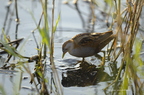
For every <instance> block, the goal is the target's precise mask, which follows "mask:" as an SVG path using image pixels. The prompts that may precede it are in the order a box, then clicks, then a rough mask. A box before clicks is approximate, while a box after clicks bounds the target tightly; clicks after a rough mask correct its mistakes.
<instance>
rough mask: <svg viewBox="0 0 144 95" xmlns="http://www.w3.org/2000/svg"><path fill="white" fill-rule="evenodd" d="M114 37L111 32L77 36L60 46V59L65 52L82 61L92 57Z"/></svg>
mask: <svg viewBox="0 0 144 95" xmlns="http://www.w3.org/2000/svg"><path fill="white" fill-rule="evenodd" d="M114 37H115V35H113V32H112V31H108V32H104V33H82V34H78V35H76V36H74V37H73V38H72V39H70V40H68V41H66V42H65V43H64V44H63V45H62V51H63V55H62V57H64V55H65V54H66V53H67V52H68V53H69V54H71V55H73V56H76V57H82V58H83V59H84V57H89V56H93V55H95V54H97V53H98V52H100V51H101V50H102V49H103V48H104V47H105V46H106V45H107V44H108V43H109V42H110V41H111V40H112V39H114Z"/></svg>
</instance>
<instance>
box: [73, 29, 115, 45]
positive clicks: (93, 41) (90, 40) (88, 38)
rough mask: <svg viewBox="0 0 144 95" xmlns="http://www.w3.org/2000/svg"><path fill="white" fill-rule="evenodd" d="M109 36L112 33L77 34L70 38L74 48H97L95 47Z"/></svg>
mask: <svg viewBox="0 0 144 95" xmlns="http://www.w3.org/2000/svg"><path fill="white" fill-rule="evenodd" d="M110 35H112V31H108V32H105V33H83V34H78V35H76V36H74V37H73V38H72V40H73V41H74V43H75V46H76V47H75V48H77V47H80V46H82V47H84V46H90V47H97V45H98V44H99V43H101V42H103V41H104V40H105V39H107V38H108V37H109V36H110Z"/></svg>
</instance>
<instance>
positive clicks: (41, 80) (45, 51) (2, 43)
mask: <svg viewBox="0 0 144 95" xmlns="http://www.w3.org/2000/svg"><path fill="white" fill-rule="evenodd" d="M48 1H49V0H40V4H41V7H42V12H41V16H40V18H39V22H38V23H37V20H36V19H35V16H34V14H33V13H32V12H29V13H30V14H31V16H32V19H33V20H34V21H35V24H36V29H34V30H33V31H32V34H33V35H34V33H35V31H39V34H40V36H41V39H42V42H41V43H40V44H38V43H37V40H36V39H35V36H34V39H35V43H36V44H37V55H35V56H32V57H27V56H23V55H21V54H20V52H19V51H18V50H17V48H18V46H19V44H20V42H21V41H22V40H23V39H18V38H17V33H18V26H19V23H20V20H19V18H20V16H19V14H18V7H17V6H18V4H17V2H18V1H17V0H15V1H11V0H9V4H8V5H7V12H9V10H10V8H11V5H12V3H13V2H14V6H15V11H16V30H15V33H16V35H15V39H16V40H15V41H11V39H10V38H9V37H8V32H7V31H6V28H5V27H6V22H7V16H6V17H5V22H4V26H3V29H2V38H1V40H0V49H1V50H3V53H7V54H8V55H9V56H8V57H7V59H6V61H5V62H7V63H8V62H9V61H10V60H12V59H11V58H12V57H15V58H17V59H18V60H19V61H18V62H17V63H15V64H9V65H7V64H4V65H3V66H2V67H1V69H4V70H13V71H15V70H18V71H20V72H23V69H24V70H25V71H26V72H27V73H28V74H29V76H30V77H31V80H30V83H31V84H34V85H35V88H36V91H37V93H38V94H40V95H50V94H51V93H53V94H54V95H63V89H62V86H61V82H60V78H59V75H58V71H57V69H56V67H55V63H54V48H55V46H54V35H55V32H56V29H57V26H58V23H59V21H60V19H61V18H60V15H61V14H60V13H59V15H58V16H57V17H56V16H55V0H53V1H52V6H53V7H52V9H51V13H50V14H49V15H51V17H52V18H51V24H49V20H50V19H48V13H49V12H48V4H47V3H48ZM104 2H105V4H106V5H108V6H106V7H107V8H108V12H106V11H103V13H105V14H106V24H107V25H108V29H109V30H113V32H114V34H115V35H116V38H115V39H114V41H113V43H112V45H111V48H110V50H109V51H108V53H107V54H108V55H109V56H108V57H109V60H110V61H111V62H110V65H112V66H115V65H117V64H120V65H119V67H118V68H115V69H117V72H114V71H115V70H112V71H113V74H114V75H115V79H114V80H112V81H111V83H109V84H108V86H107V87H105V88H104V89H103V90H104V92H105V94H106V95H107V94H110V95H128V93H129V91H130V93H132V94H134V95H143V94H144V91H143V89H144V87H143V86H144V85H143V80H142V78H144V74H143V72H142V68H143V63H144V62H143V61H142V57H141V50H142V44H143V43H142V42H143V41H142V40H143V38H141V39H139V38H136V36H137V34H138V31H139V30H140V27H139V26H140V16H141V13H142V7H143V4H144V0H126V1H125V6H122V1H121V0H104ZM68 3H69V2H68V1H67V2H65V4H68ZM98 3H99V2H98V0H91V2H89V5H90V6H91V7H90V9H91V11H92V22H91V23H93V24H92V26H91V29H90V30H86V31H87V32H88V31H90V32H91V31H94V26H95V21H96V19H97V18H96V16H97V14H96V15H95V14H94V10H95V6H98V7H100V6H99V5H98ZM74 5H75V7H76V9H77V11H78V13H79V14H80V13H81V12H80V11H79V10H78V6H77V5H78V0H75V2H74ZM7 15H8V14H7ZM79 16H80V17H81V20H84V19H83V18H82V15H81V14H80V15H79ZM55 17H56V18H57V19H55ZM82 22H83V21H82ZM84 26H85V24H84V23H83V27H84ZM118 43H119V45H120V47H118ZM47 56H49V59H50V61H49V62H50V68H51V70H52V80H53V81H52V83H50V78H49V77H47V76H46V72H47V71H46V68H47V67H46V64H47V61H46V60H47ZM118 58H121V59H120V60H119V59H118ZM105 59H107V58H106V56H104V62H105ZM25 60H26V61H25ZM43 60H44V61H43ZM118 61H119V62H118ZM29 62H34V63H35V64H34V65H35V69H34V73H33V72H32V71H31V70H30V67H29ZM86 66H87V65H86ZM83 68H85V67H83ZM103 68H105V67H102V69H100V70H101V71H103ZM90 69H95V66H94V67H93V66H91V67H90ZM85 70H87V71H91V70H88V68H85ZM82 72H83V71H82ZM105 75H106V76H107V74H105ZM101 79H103V78H101ZM21 82H22V74H21V76H20V77H19V82H18V83H17V84H15V85H16V88H15V89H14V94H19V93H20V92H19V91H20V87H21ZM38 84H39V85H40V87H39V86H38ZM6 92H7V90H5V89H4V87H2V85H0V93H1V94H2V95H6Z"/></svg>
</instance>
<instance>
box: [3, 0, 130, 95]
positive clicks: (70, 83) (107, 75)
mask: <svg viewBox="0 0 144 95" xmlns="http://www.w3.org/2000/svg"><path fill="white" fill-rule="evenodd" d="M0 2H1V3H0V14H1V15H0V28H2V27H3V23H4V18H5V15H6V8H5V7H6V5H5V4H6V3H7V1H5V0H1V1H0ZM62 2H63V1H61V0H59V1H58V2H56V7H55V19H56V18H57V17H58V14H59V13H60V14H61V21H60V22H59V26H58V28H57V31H56V33H55V44H54V45H55V48H54V61H55V65H56V68H57V71H58V74H59V78H60V81H61V85H62V87H63V93H64V95H98V94H101V95H105V94H108V95H109V94H110V93H111V92H113V91H111V90H108V91H107V92H104V90H103V89H104V88H105V87H106V86H107V85H108V84H109V83H110V82H111V81H113V80H114V79H115V77H116V74H117V72H118V67H119V64H118V65H112V64H113V63H111V62H110V61H107V62H106V64H105V68H104V69H98V68H96V67H99V65H100V64H101V62H102V61H101V59H98V58H96V57H94V56H93V57H89V58H86V60H87V62H88V63H85V64H84V65H80V64H79V63H78V61H81V58H76V57H73V56H71V55H69V54H66V55H65V58H64V59H62V58H61V57H62V56H61V55H62V51H61V46H62V44H63V42H65V41H66V40H68V39H70V38H71V37H73V36H75V35H76V34H79V33H83V32H87V30H88V21H89V16H90V15H91V13H90V10H89V5H88V4H87V2H82V1H80V3H79V7H80V10H81V12H82V13H83V17H84V20H85V27H83V25H82V21H81V19H80V17H79V15H78V12H77V11H76V10H75V6H74V4H72V2H70V6H68V5H66V4H63V3H62ZM100 4H101V5H104V4H103V3H102V2H100ZM48 7H49V9H48V10H49V17H51V16H50V15H51V14H50V12H51V10H50V9H51V8H52V5H51V3H49V4H48ZM18 12H19V18H20V25H19V28H18V38H24V41H23V43H21V45H20V47H19V48H18V50H19V51H18V52H20V53H21V54H22V55H24V56H28V57H31V56H33V55H36V54H37V50H36V43H35V41H34V38H33V35H32V32H31V31H32V30H34V29H35V28H36V25H35V23H34V20H33V19H32V15H31V14H30V12H32V14H33V15H34V17H35V19H36V22H37V23H38V21H39V18H40V15H41V5H40V2H39V1H37V0H36V1H35V0H32V1H29V0H19V1H18ZM10 13H13V14H14V15H11V16H9V17H8V20H9V19H10V18H12V24H11V27H10V29H9V33H8V35H9V36H10V38H11V39H12V40H14V39H15V26H16V22H15V21H14V19H15V11H14V4H13V3H12V5H11V12H10ZM95 13H96V14H99V15H97V19H96V20H97V21H96V23H95V29H94V32H105V31H107V30H108V29H107V26H106V23H105V22H104V19H105V17H103V16H102V14H101V11H100V9H96V11H95ZM49 19H50V20H51V18H49ZM50 23H51V22H50ZM7 26H8V22H7V25H6V30H7V28H8V27H7ZM89 27H91V26H89ZM90 30H91V29H90ZM34 35H35V37H36V38H37V41H38V43H40V42H41V37H40V34H39V32H38V31H35V33H34ZM100 55H101V56H103V53H100ZM48 57H49V55H48ZM47 59H48V58H47ZM1 60H2V62H1V63H4V61H3V60H4V56H3V55H2V58H1ZM11 63H15V61H13V60H11ZM8 64H10V63H8ZM2 65H3V64H1V66H2ZM46 67H47V69H46V70H47V74H46V76H47V77H48V78H49V81H50V82H51V79H50V78H51V72H52V71H51V69H50V67H49V60H47V66H46ZM29 68H30V70H31V72H34V63H29ZM80 68H82V69H80ZM88 68H90V69H88ZM113 71H114V72H113ZM21 76H22V78H23V79H22V84H21V85H18V84H17V83H19V82H18V81H19V80H20V78H21ZM0 77H1V79H0V85H2V86H3V87H4V89H5V90H6V92H7V95H12V93H13V95H15V93H14V92H18V91H19V89H15V88H20V95H28V94H31V95H35V94H36V89H35V88H34V87H35V86H34V84H30V83H29V82H30V76H29V74H28V73H27V72H26V71H24V72H23V69H22V70H19V69H16V70H14V71H9V70H8V71H7V70H6V71H4V70H0ZM48 84H49V85H50V83H48ZM13 89H14V91H13ZM127 93H128V94H129V95H130V94H131V91H128V92H127Z"/></svg>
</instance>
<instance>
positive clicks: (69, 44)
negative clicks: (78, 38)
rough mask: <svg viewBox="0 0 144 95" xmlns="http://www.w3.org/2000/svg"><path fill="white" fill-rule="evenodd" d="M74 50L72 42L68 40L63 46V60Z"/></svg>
mask: <svg viewBox="0 0 144 95" xmlns="http://www.w3.org/2000/svg"><path fill="white" fill-rule="evenodd" d="M72 48H73V43H72V40H68V41H66V42H65V43H64V44H63V45H62V52H63V55H62V58H63V57H64V55H65V54H66V53H67V52H69V51H70V50H71V49H72Z"/></svg>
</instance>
